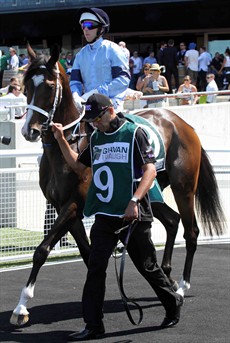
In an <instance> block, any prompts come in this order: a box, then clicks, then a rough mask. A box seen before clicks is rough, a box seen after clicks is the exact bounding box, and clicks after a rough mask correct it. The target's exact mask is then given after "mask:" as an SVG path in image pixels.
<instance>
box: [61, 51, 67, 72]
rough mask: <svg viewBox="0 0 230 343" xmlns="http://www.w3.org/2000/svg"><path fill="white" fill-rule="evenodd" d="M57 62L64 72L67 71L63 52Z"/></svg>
mask: <svg viewBox="0 0 230 343" xmlns="http://www.w3.org/2000/svg"><path fill="white" fill-rule="evenodd" d="M59 62H60V63H61V65H62V67H63V68H64V69H65V71H67V63H66V54H65V53H64V52H62V53H61V54H60V58H59Z"/></svg>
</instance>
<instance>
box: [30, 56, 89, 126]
mask: <svg viewBox="0 0 230 343" xmlns="http://www.w3.org/2000/svg"><path fill="white" fill-rule="evenodd" d="M39 68H40V69H47V68H46V66H45V65H41V66H39ZM55 72H56V87H55V97H54V101H53V106H52V108H51V110H50V111H49V112H47V111H45V110H43V109H42V108H40V107H38V106H35V105H34V104H33V101H34V97H35V92H36V87H38V86H39V85H40V84H41V83H42V82H43V78H42V76H40V75H38V76H36V75H34V76H33V77H32V79H33V82H34V86H35V91H34V95H33V98H32V100H31V103H30V104H29V105H28V106H27V108H28V109H30V110H32V111H36V112H38V113H41V114H42V115H44V116H45V117H46V118H47V120H46V122H44V123H43V124H42V132H44V131H47V130H48V128H49V126H52V123H53V118H54V114H55V111H56V110H57V107H58V106H59V105H60V103H61V101H62V84H61V81H60V70H59V67H58V63H56V70H55ZM39 76H40V77H39ZM84 114H85V111H84V110H83V112H82V113H81V115H80V116H79V117H78V118H77V119H76V120H74V121H73V122H72V123H70V124H68V125H66V126H64V127H63V130H67V129H69V128H70V127H72V126H74V125H75V124H78V123H80V121H81V119H82V118H83V116H84Z"/></svg>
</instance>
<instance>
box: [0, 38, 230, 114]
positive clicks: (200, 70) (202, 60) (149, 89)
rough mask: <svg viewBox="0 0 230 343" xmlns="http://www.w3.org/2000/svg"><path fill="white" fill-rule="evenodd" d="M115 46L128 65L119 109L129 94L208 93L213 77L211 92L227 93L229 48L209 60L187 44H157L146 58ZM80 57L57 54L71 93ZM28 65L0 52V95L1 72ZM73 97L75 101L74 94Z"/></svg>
mask: <svg viewBox="0 0 230 343" xmlns="http://www.w3.org/2000/svg"><path fill="white" fill-rule="evenodd" d="M86 40H87V37H86ZM114 46H119V47H120V49H121V51H123V53H124V55H125V58H126V61H128V69H127V70H126V71H125V73H126V74H127V77H128V78H129V80H128V81H127V79H126V81H127V82H128V89H127V92H123V93H120V94H121V96H120V99H119V100H118V103H120V105H121V103H122V101H121V99H122V98H126V99H128V98H129V96H130V94H131V97H132V96H133V97H134V98H135V97H136V98H139V97H140V96H141V95H161V94H162V95H163V94H170V93H178V92H179V93H191V92H201V91H207V90H209V91H210V87H211V86H210V82H209V78H210V74H211V77H212V83H211V84H212V90H214V89H215V90H216V89H217V90H225V89H230V49H229V48H226V50H225V52H224V54H223V53H222V54H221V53H219V52H216V53H215V55H214V56H213V57H212V56H211V54H210V53H209V52H208V51H207V50H206V47H204V46H202V47H200V48H199V50H197V48H196V43H194V42H191V43H189V44H188V48H187V45H186V43H185V42H181V43H180V44H179V46H178V48H177V47H175V42H174V40H173V39H169V40H168V42H167V43H166V41H162V42H160V45H159V49H158V50H157V51H156V54H155V52H154V51H153V50H152V49H149V51H148V52H146V54H145V55H144V54H140V53H139V52H138V51H137V50H135V51H133V53H132V54H131V52H130V51H129V49H128V48H127V45H126V43H125V42H124V41H120V42H119V43H118V44H115V45H114ZM82 51H84V49H82ZM81 54H82V52H81V53H80V54H77V58H76V55H75V54H74V53H73V52H72V51H68V52H62V53H61V54H60V59H59V61H60V63H61V65H62V66H63V68H64V69H65V71H66V73H67V75H68V77H69V79H70V85H71V88H72V89H74V87H75V86H76V84H77V83H76V82H74V81H73V79H71V78H72V77H73V75H74V74H76V65H77V64H78V63H79V59H80V56H81ZM84 62H85V61H82V64H84ZM88 62H89V64H87V63H86V64H85V65H88V67H82V68H83V69H84V70H87V73H90V72H91V69H92V64H91V63H90V61H88ZM28 63H29V58H28V56H26V55H25V54H19V55H17V51H16V49H14V48H13V47H10V48H9V52H8V55H6V54H5V52H4V51H0V95H4V94H6V92H5V91H4V92H3V91H2V81H3V74H4V71H5V70H18V71H19V72H23V71H25V70H26V68H27V66H28ZM74 63H75V66H74ZM106 65H107V64H106V63H105V64H104V66H106ZM156 66H157V67H156ZM154 68H157V69H158V72H159V75H158V79H156V77H154V75H155V76H156V75H157V74H156V70H154ZM72 69H73V72H72ZM88 69H90V70H88ZM147 70H148V71H147ZM71 75H72V76H71ZM90 75H91V74H90ZM99 77H100V76H99V75H98V76H97V77H96V79H98V78H99ZM182 79H183V81H182ZM188 79H189V81H188ZM144 80H145V82H144ZM159 81H160V82H159ZM91 82H92V81H91V79H90V80H89V81H88V82H85V86H86V89H87V87H88V86H87V84H89V85H90V84H91ZM127 82H125V88H127V87H126V83H127ZM156 83H158V86H159V87H156ZM74 84H75V86H74ZM147 84H148V86H147ZM21 87H22V85H21ZM90 87H91V86H90ZM79 89H80V88H79ZM73 93H75V98H76V92H73ZM86 93H87V92H86ZM103 94H104V93H103ZM105 94H107V92H105ZM209 99H210V97H209ZM212 99H213V100H212V101H216V97H212ZM78 100H79V99H78ZM207 101H208V100H207ZM78 102H79V101H78ZM141 102H142V104H143V107H161V106H165V105H167V101H166V100H164V99H163V98H161V99H160V98H159V99H156V100H149V101H147V102H146V101H144V100H143V101H141ZM198 102H199V97H197V96H196V97H190V98H189V96H188V94H187V97H184V98H182V97H181V99H180V101H179V102H178V104H180V105H182V104H195V103H198ZM120 105H119V106H120Z"/></svg>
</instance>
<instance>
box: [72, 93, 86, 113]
mask: <svg viewBox="0 0 230 343" xmlns="http://www.w3.org/2000/svg"><path fill="white" fill-rule="evenodd" d="M73 99H74V103H75V106H76V107H77V110H78V111H79V112H80V113H82V111H83V105H82V103H84V102H85V100H84V99H83V98H82V97H80V96H79V95H78V93H77V92H74V93H73Z"/></svg>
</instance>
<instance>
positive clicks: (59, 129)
mask: <svg viewBox="0 0 230 343" xmlns="http://www.w3.org/2000/svg"><path fill="white" fill-rule="evenodd" d="M52 131H53V133H54V137H55V138H56V140H57V141H59V140H61V139H63V138H64V133H63V126H62V124H59V123H53V125H52Z"/></svg>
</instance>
